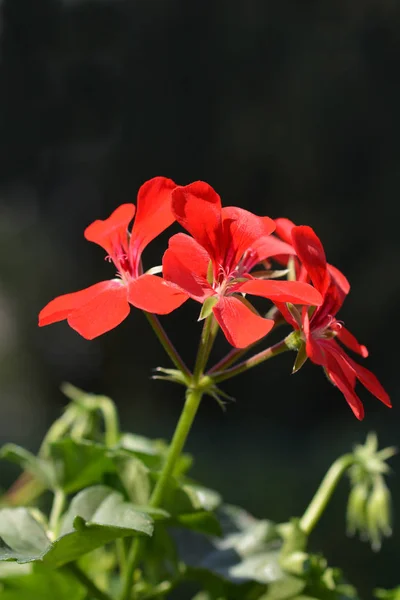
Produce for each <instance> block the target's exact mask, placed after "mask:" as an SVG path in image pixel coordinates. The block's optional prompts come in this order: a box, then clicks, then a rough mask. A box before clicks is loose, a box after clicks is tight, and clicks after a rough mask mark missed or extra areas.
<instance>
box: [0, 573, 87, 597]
mask: <svg viewBox="0 0 400 600" xmlns="http://www.w3.org/2000/svg"><path fill="white" fill-rule="evenodd" d="M1 582H2V585H3V589H2V591H1V598H2V600H39V599H40V600H55V599H56V600H71V599H73V600H82V599H83V598H85V596H86V594H87V592H86V590H85V588H84V587H83V586H82V585H81V584H80V583H79V582H77V581H76V579H75V578H74V577H72V576H70V575H69V574H68V573H64V572H61V571H54V570H53V569H49V568H46V567H44V566H43V565H36V567H35V569H34V570H33V571H32V572H31V573H30V574H28V575H20V576H14V577H8V578H6V579H2V580H1Z"/></svg>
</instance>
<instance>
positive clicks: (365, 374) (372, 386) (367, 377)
mask: <svg viewBox="0 0 400 600" xmlns="http://www.w3.org/2000/svg"><path fill="white" fill-rule="evenodd" d="M346 360H347V362H348V363H349V364H350V366H351V367H352V368H353V369H354V372H355V374H356V377H357V379H358V380H359V381H360V382H361V383H362V384H363V386H364V387H365V388H367V390H368V391H369V392H371V394H373V395H374V396H375V398H378V400H380V401H381V402H383V404H386V406H389V407H390V408H391V407H392V403H391V402H390V398H389V394H388V393H387V392H386V390H385V389H384V388H383V386H382V385H381V384H380V383H379V381H378V378H377V377H376V376H375V375H374V374H373V373H371V371H369V370H368V369H366V368H365V367H362V366H361V365H359V364H358V363H356V362H355V361H354V360H353V359H352V358H350V357H349V356H347V355H346Z"/></svg>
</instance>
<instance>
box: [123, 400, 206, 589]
mask: <svg viewBox="0 0 400 600" xmlns="http://www.w3.org/2000/svg"><path fill="white" fill-rule="evenodd" d="M202 395H203V394H202V392H201V391H200V390H197V389H189V390H188V391H187V396H186V402H185V405H184V407H183V411H182V413H181V416H180V418H179V421H178V424H177V426H176V429H175V433H174V435H173V438H172V441H171V445H170V447H169V450H168V454H167V458H166V461H165V464H164V467H163V470H162V471H161V475H160V477H159V479H158V481H157V483H156V486H155V488H154V490H153V493H152V495H151V498H150V501H149V505H150V506H152V507H153V508H158V507H159V506H160V505H161V503H162V501H163V498H164V493H165V491H166V489H167V487H168V482H169V479H170V477H171V475H172V474H173V471H174V468H175V465H176V462H177V460H178V458H179V456H180V454H181V452H182V449H183V446H184V444H185V442H186V439H187V436H188V434H189V431H190V428H191V426H192V423H193V421H194V418H195V416H196V413H197V409H198V408H199V405H200V401H201V397H202ZM143 544H144V542H143V541H142V539H141V538H136V539H135V540H134V541H133V543H132V546H131V549H130V552H129V554H128V558H127V561H126V570H125V575H124V581H123V587H122V593H121V600H129V598H130V593H131V586H132V578H133V573H134V570H135V568H136V565H137V563H138V561H139V558H140V554H141V551H142V548H143Z"/></svg>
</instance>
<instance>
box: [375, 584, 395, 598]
mask: <svg viewBox="0 0 400 600" xmlns="http://www.w3.org/2000/svg"><path fill="white" fill-rule="evenodd" d="M374 596H375V597H376V598H379V599H380V600H400V586H399V587H396V588H394V589H393V590H383V589H381V588H378V589H376V590H374Z"/></svg>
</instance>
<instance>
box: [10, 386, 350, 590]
mask: <svg viewBox="0 0 400 600" xmlns="http://www.w3.org/2000/svg"><path fill="white" fill-rule="evenodd" d="M67 390H68V391H69V392H71V390H72V392H73V393H72V395H73V396H74V400H72V402H71V404H70V405H69V406H68V407H67V409H66V411H65V413H64V414H63V415H62V416H61V417H60V419H59V420H58V421H57V422H56V424H55V425H54V426H53V431H54V430H59V431H61V432H62V433H61V435H60V437H59V438H58V439H53V436H51V435H50V436H48V438H49V439H48V441H47V442H46V440H45V442H44V445H42V448H41V451H40V455H39V456H34V455H32V454H30V453H29V452H27V451H25V450H23V449H22V448H19V447H17V446H14V445H7V446H5V447H4V448H3V449H2V458H4V459H7V460H11V461H13V462H16V463H18V464H19V465H20V466H21V468H22V469H23V470H25V472H26V473H29V476H30V478H34V479H35V480H37V481H39V482H40V484H41V487H40V488H39V492H38V493H37V497H36V498H35V505H39V506H41V507H42V506H43V505H44V504H45V502H44V500H45V499H46V498H47V494H48V492H51V493H52V495H53V496H52V497H53V503H52V509H51V510H50V514H49V515H47V514H46V513H45V512H43V511H42V510H39V508H37V507H36V506H15V505H12V503H13V496H11V495H10V496H7V495H5V496H4V497H3V507H2V508H1V509H0V536H1V537H0V558H1V560H2V561H4V562H3V563H2V564H1V565H0V566H1V568H0V580H1V585H2V592H1V593H2V596H1V597H2V598H4V599H5V600H24V599H28V598H30V599H31V598H41V599H44V600H46V599H47V598H49V599H50V598H54V597H57V598H59V599H60V600H63V599H64V598H65V599H67V598H74V599H75V598H76V599H77V600H80V599H82V600H83V599H84V598H85V597H93V598H96V597H97V598H102V599H103V600H104V599H105V598H112V597H114V596H115V597H119V594H120V574H121V573H122V572H123V570H124V568H125V565H126V558H127V549H128V544H127V543H126V540H127V541H129V540H130V539H133V538H137V539H139V538H142V539H145V540H147V541H146V542H145V544H144V547H143V548H144V549H143V555H142V559H141V562H140V569H138V570H137V571H136V574H135V577H134V580H133V587H132V594H133V597H134V598H138V599H143V600H144V599H146V598H156V597H160V598H162V597H166V595H167V594H169V593H170V592H171V591H172V590H175V589H178V590H179V589H180V588H181V587H182V589H190V590H192V591H191V592H190V593H191V594H192V597H193V600H194V599H196V600H223V599H226V600H228V599H229V600H231V599H233V600H234V599H236V598H237V599H243V600H289V599H293V600H306V599H308V600H311V599H319V600H345V599H356V598H357V594H356V592H355V590H354V589H353V588H352V587H351V586H349V585H347V584H346V583H345V582H344V581H343V578H342V575H341V572H340V571H339V570H337V569H332V568H330V567H328V565H327V562H326V561H325V559H324V558H323V557H322V556H319V555H313V554H309V553H308V552H307V548H306V547H307V536H306V535H305V534H304V533H303V532H302V531H301V530H300V528H299V522H298V521H297V520H294V521H291V522H289V523H286V524H281V525H279V524H275V523H273V522H271V521H269V520H267V519H257V518H255V517H253V516H251V515H250V514H249V513H247V512H246V511H245V510H244V509H242V508H239V507H236V506H231V505H229V504H225V503H224V502H223V500H222V498H221V496H220V495H219V494H218V493H217V492H216V491H214V490H211V489H208V488H207V487H205V486H203V485H200V484H199V483H198V482H195V481H193V480H192V479H191V478H190V477H189V473H188V471H189V468H190V466H191V463H192V461H191V457H189V456H188V455H187V454H183V455H182V456H181V457H180V460H179V461H178V462H177V464H176V467H175V470H174V473H173V477H172V478H171V480H170V482H169V485H168V490H167V494H166V496H165V502H164V504H163V508H162V509H160V508H154V507H151V506H150V505H149V498H150V495H151V492H152V490H153V489H154V486H155V484H156V482H157V481H158V479H159V477H160V470H161V468H162V465H163V463H164V462H165V458H166V454H167V452H168V445H167V444H166V443H165V442H163V441H161V440H150V439H148V438H145V437H141V436H137V435H134V434H131V433H129V434H128V433H126V434H121V435H119V436H118V439H117V440H116V443H113V444H108V445H107V444H106V443H105V440H106V438H107V437H109V436H108V435H107V434H108V433H109V432H107V431H105V432H104V433H101V432H100V431H99V428H98V422H99V421H98V420H96V423H97V427H95V428H93V429H92V430H91V431H88V430H85V428H82V430H81V431H82V435H81V436H75V437H74V438H72V437H70V427H68V428H67V429H66V430H65V431H64V430H63V428H62V427H60V425H61V424H62V423H65V422H66V421H69V420H70V419H71V414H72V415H73V419H72V420H71V422H70V425H71V426H76V425H77V424H78V423H79V421H80V420H81V419H84V420H85V419H86V421H87V417H88V413H89V412H93V410H94V411H95V412H98V411H99V403H98V402H96V397H95V396H90V395H87V394H84V393H83V392H80V391H79V390H76V389H75V388H67ZM70 395H71V394H70ZM89 400H90V402H88V401H89ZM77 405H78V406H80V407H81V408H82V406H86V414H85V412H82V410H80V411H77V410H76V408H77ZM106 428H107V425H106ZM21 485H22V489H23V486H24V483H23V482H22V484H21ZM22 495H23V494H22ZM7 504H8V505H7ZM186 586H189V588H187V587H186ZM196 590H197V591H196ZM88 592H89V596H87V593H88Z"/></svg>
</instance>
